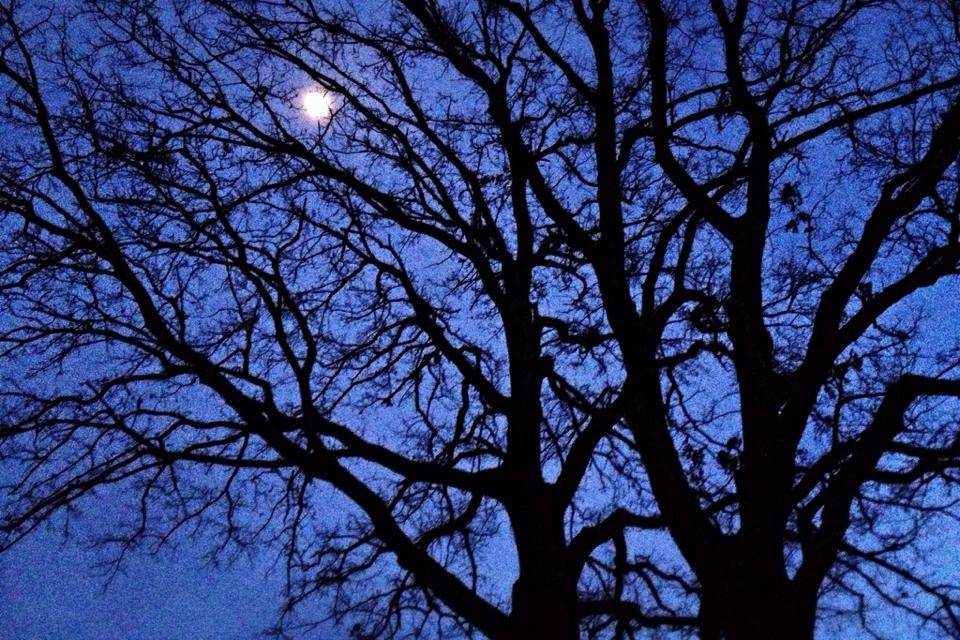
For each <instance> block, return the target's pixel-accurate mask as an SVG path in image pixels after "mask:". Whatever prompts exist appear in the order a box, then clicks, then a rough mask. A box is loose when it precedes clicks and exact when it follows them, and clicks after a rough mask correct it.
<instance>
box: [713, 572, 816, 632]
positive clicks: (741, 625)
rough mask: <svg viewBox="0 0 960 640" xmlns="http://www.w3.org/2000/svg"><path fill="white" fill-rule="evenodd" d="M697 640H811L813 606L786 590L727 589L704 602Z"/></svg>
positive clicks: (730, 587) (814, 617)
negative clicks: (700, 628)
mask: <svg viewBox="0 0 960 640" xmlns="http://www.w3.org/2000/svg"><path fill="white" fill-rule="evenodd" d="M701 619H702V620H703V623H702V624H703V626H702V630H701V640H720V639H721V638H722V639H723V640H757V639H760V638H777V640H812V639H813V631H814V623H815V622H816V606H815V602H805V601H804V600H803V599H800V598H798V597H797V596H796V595H795V594H793V593H791V592H790V590H789V589H776V588H771V589H769V590H766V591H760V590H756V589H748V590H744V589H740V588H737V587H736V586H735V585H728V586H727V589H726V592H724V590H723V588H719V589H717V590H715V591H714V596H713V597H712V598H709V599H707V598H705V600H704V604H703V609H702V610H701Z"/></svg>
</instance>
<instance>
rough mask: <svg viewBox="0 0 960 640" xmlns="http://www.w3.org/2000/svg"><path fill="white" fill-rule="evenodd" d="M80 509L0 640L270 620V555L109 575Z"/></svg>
mask: <svg viewBox="0 0 960 640" xmlns="http://www.w3.org/2000/svg"><path fill="white" fill-rule="evenodd" d="M28 2H29V0H28ZM921 300H922V302H921V304H922V306H923V307H924V308H925V309H928V310H929V314H928V316H929V322H927V323H925V324H924V325H923V326H925V327H938V328H939V332H937V333H930V334H929V335H924V340H925V341H926V342H927V344H928V345H930V346H931V347H935V346H943V345H947V344H951V343H955V342H956V340H957V332H958V324H957V321H956V320H955V309H957V308H960V288H958V287H957V286H956V284H955V283H953V284H951V285H950V286H945V287H938V288H935V289H932V290H930V291H928V292H926V293H925V294H924V296H923V297H922V298H921ZM945 327H946V328H948V329H950V330H949V331H945V330H944V328H945ZM3 372H4V368H2V367H0V374H2V373H3ZM330 504H331V506H329V507H327V512H326V513H325V514H324V516H323V517H324V518H334V517H335V515H334V512H335V511H336V509H337V503H336V501H333V502H331V503H330ZM79 507H80V510H81V512H80V513H79V514H77V517H76V518H75V519H72V520H71V522H70V529H71V535H70V536H69V537H66V536H65V535H64V533H63V531H62V527H61V526H60V525H62V523H61V522H58V521H53V522H50V523H47V524H46V525H45V526H43V527H40V528H39V529H37V530H36V531H34V532H33V533H32V534H31V535H29V536H27V537H26V538H25V539H23V540H21V541H20V542H18V543H17V544H16V545H14V546H13V547H12V548H11V549H9V550H8V551H6V552H4V553H0V640H175V639H180V638H190V639H196V640H247V639H252V638H255V637H258V636H259V635H260V634H261V633H262V632H263V631H265V630H266V629H268V628H269V627H270V626H271V625H272V624H273V623H275V622H276V620H277V616H278V612H279V608H280V605H281V602H282V596H283V587H284V575H283V567H282V565H280V564H278V565H276V566H274V565H273V560H274V558H273V557H268V555H267V554H266V553H259V552H253V553H252V554H251V556H250V557H246V556H244V557H238V558H234V559H233V560H229V559H227V558H221V559H220V560H221V562H220V563H219V564H214V563H212V562H211V561H210V560H209V559H208V558H206V557H205V551H207V547H206V543H207V541H205V540H203V539H200V540H191V539H189V538H187V537H176V538H175V539H174V540H173V542H172V544H171V545H170V546H169V547H167V548H164V549H162V550H161V551H160V553H158V554H156V555H152V554H149V553H147V552H146V551H145V550H134V551H132V552H131V553H130V555H129V556H128V558H127V560H126V562H125V563H124V564H123V567H122V570H121V571H120V572H119V573H117V574H115V575H113V576H112V577H109V578H108V577H107V576H105V575H104V572H103V571H102V570H100V569H98V567H97V563H98V561H99V560H102V559H103V557H104V556H103V554H102V553H101V552H99V551H98V550H97V549H96V548H95V544H94V543H93V542H91V541H92V540H94V539H95V537H96V536H97V535H100V534H102V533H103V532H105V531H109V530H110V529H111V525H113V524H115V523H116V522H117V521H119V520H120V519H121V518H119V516H120V515H122V514H123V513H124V511H123V510H125V509H129V508H130V503H129V501H125V500H121V499H120V498H118V497H116V496H111V495H110V493H109V492H106V493H104V494H103V495H101V496H99V497H96V498H93V499H86V500H84V501H82V502H81V503H80V505H79ZM927 546H929V547H930V549H931V553H932V554H933V556H932V557H934V558H935V560H934V561H933V566H934V567H937V570H938V573H940V574H942V578H943V579H944V580H945V581H951V580H952V581H956V577H957V575H960V524H957V523H953V524H952V525H949V526H948V525H947V524H944V526H943V528H942V529H940V530H937V531H931V532H929V539H928V542H927ZM504 557H506V556H504V555H502V554H501V555H497V558H498V560H497V563H498V566H497V567H490V571H491V573H494V574H496V575H497V576H498V577H500V578H502V579H503V580H501V581H503V582H505V583H508V582H509V576H510V575H512V571H513V568H512V566H510V565H511V561H509V560H503V558H504ZM323 612H324V608H323V603H322V602H319V601H317V600H313V601H311V602H310V603H309V604H307V605H306V606H305V611H302V612H301V613H305V614H307V615H310V614H311V613H314V614H315V615H316V616H317V617H322V616H323ZM915 625H916V622H915V621H914V620H911V621H905V620H900V619H898V618H897V617H890V618H887V619H884V626H885V629H886V630H887V631H888V632H890V633H891V634H894V633H895V631H894V630H898V629H902V630H903V637H905V638H907V637H911V636H910V634H909V633H908V630H909V629H911V628H914V627H915ZM304 637H309V638H316V639H319V640H340V639H341V638H347V637H348V634H347V633H346V632H345V631H343V630H338V629H336V628H334V627H332V626H327V627H323V628H321V629H319V630H314V631H313V632H312V633H310V634H308V635H305V636H304ZM859 637H862V636H859V635H851V634H850V633H848V632H846V631H845V630H844V629H842V628H836V627H830V626H827V625H824V626H823V627H820V628H819V632H818V640H821V639H823V640H826V639H833V638H838V639H839V638H859Z"/></svg>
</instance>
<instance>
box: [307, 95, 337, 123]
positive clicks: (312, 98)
mask: <svg viewBox="0 0 960 640" xmlns="http://www.w3.org/2000/svg"><path fill="white" fill-rule="evenodd" d="M331 106H332V101H331V99H330V94H328V93H326V92H324V91H308V92H307V93H305V94H304V95H303V109H304V111H306V112H307V115H308V116H310V117H311V118H314V119H315V120H325V119H326V118H329V117H330V108H331Z"/></svg>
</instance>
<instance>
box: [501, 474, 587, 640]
mask: <svg viewBox="0 0 960 640" xmlns="http://www.w3.org/2000/svg"><path fill="white" fill-rule="evenodd" d="M530 484H533V483H530ZM512 516H513V522H512V524H513V528H514V536H515V539H516V541H517V560H518V564H519V569H520V574H519V576H518V578H517V581H516V582H515V583H514V585H513V602H512V606H511V610H510V621H509V625H508V627H509V628H508V631H507V635H506V636H505V640H540V639H541V638H542V639H543V640H578V638H579V637H580V631H579V620H578V618H577V579H576V576H575V575H574V574H573V571H571V570H570V567H569V566H568V564H567V550H566V542H565V540H564V534H563V518H562V511H560V510H558V509H555V508H552V506H551V505H550V504H549V503H548V501H546V500H544V499H543V498H542V497H541V496H537V495H534V496H532V497H529V499H527V500H526V501H525V503H523V506H522V507H520V508H518V509H516V510H515V511H514V513H513V514H512Z"/></svg>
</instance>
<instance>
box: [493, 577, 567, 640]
mask: <svg viewBox="0 0 960 640" xmlns="http://www.w3.org/2000/svg"><path fill="white" fill-rule="evenodd" d="M574 593H575V592H574V590H573V589H570V588H567V587H564V586H563V585H557V584H552V585H551V584H543V583H541V584H536V585H534V584H526V585H525V584H523V582H522V580H518V581H517V583H516V584H515V585H514V589H513V610H512V613H511V615H510V626H509V630H508V631H507V635H506V636H505V638H504V640H541V639H542V640H577V639H578V638H579V637H580V632H579V621H578V620H577V616H576V598H575V596H574Z"/></svg>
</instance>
